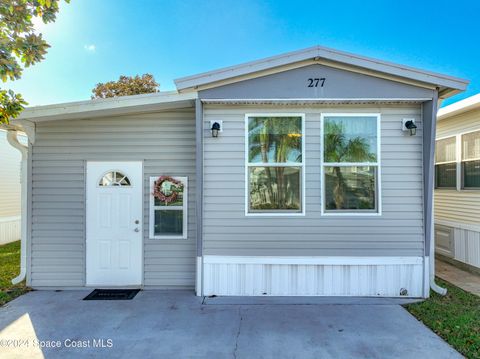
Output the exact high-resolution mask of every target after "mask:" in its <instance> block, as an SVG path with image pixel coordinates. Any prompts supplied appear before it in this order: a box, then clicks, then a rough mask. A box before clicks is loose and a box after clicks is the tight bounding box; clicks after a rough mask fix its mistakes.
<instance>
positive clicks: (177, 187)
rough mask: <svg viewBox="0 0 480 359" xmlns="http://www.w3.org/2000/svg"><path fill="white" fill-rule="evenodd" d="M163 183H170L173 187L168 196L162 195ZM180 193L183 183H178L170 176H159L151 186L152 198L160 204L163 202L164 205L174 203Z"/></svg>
mask: <svg viewBox="0 0 480 359" xmlns="http://www.w3.org/2000/svg"><path fill="white" fill-rule="evenodd" d="M164 182H170V183H172V184H173V185H174V188H173V189H172V192H171V193H170V194H169V195H167V194H165V193H163V191H162V184H163V183H164ZM182 191H183V183H182V182H180V181H177V180H176V179H174V178H172V177H170V176H160V177H158V180H156V181H155V182H154V184H153V196H154V197H155V198H156V199H158V200H160V201H162V202H165V204H169V203H172V202H175V200H176V199H177V197H178V193H179V192H182Z"/></svg>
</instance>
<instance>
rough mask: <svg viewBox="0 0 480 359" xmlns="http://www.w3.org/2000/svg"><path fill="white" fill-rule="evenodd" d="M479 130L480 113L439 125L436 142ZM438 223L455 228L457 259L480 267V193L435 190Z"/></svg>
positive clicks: (472, 113) (454, 238)
mask: <svg viewBox="0 0 480 359" xmlns="http://www.w3.org/2000/svg"><path fill="white" fill-rule="evenodd" d="M476 130H480V110H473V111H469V112H466V113H463V114H460V115H457V116H452V117H450V118H448V119H444V120H440V121H438V122H437V138H440V137H447V136H454V135H457V134H461V133H463V132H470V131H476ZM435 221H436V223H437V224H441V225H444V226H447V227H451V228H453V241H454V258H455V259H456V260H459V261H461V262H464V263H467V264H469V265H472V266H476V267H480V230H478V229H477V228H480V189H479V190H460V191H457V190H454V189H436V190H435ZM470 227H472V228H470ZM437 241H438V238H437ZM437 251H438V249H437ZM440 253H441V250H440Z"/></svg>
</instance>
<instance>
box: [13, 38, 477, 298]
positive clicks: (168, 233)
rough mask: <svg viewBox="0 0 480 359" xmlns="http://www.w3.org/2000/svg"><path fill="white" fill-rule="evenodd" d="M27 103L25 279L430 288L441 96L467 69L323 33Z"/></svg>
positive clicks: (291, 288) (408, 293) (235, 287)
mask: <svg viewBox="0 0 480 359" xmlns="http://www.w3.org/2000/svg"><path fill="white" fill-rule="evenodd" d="M175 84H176V88H177V91H174V92H167V93H158V94H149V95H140V96H129V97H121V98H114V99H106V100H93V101H92V100H89V101H84V102H75V103H64V104H59V105H51V106H40V107H34V108H30V109H27V110H26V111H24V112H23V114H22V116H21V117H20V118H19V119H18V120H15V121H12V124H11V126H10V131H13V132H15V131H16V130H23V131H26V132H27V134H29V140H30V143H29V148H28V159H27V162H28V165H27V168H28V169H27V173H28V175H27V181H26V183H25V186H26V188H27V189H28V198H27V199H28V203H27V206H26V218H27V226H26V237H25V238H24V243H25V251H26V258H25V263H24V265H23V266H22V268H23V269H24V272H25V274H26V278H27V283H28V285H30V286H32V287H34V288H37V289H45V288H64V289H70V288H83V287H97V288H98V287H102V288H104V287H130V286H133V287H141V288H144V289H149V288H194V287H195V290H196V293H197V295H252V296H254V295H255V296H256V295H258V296H261V295H285V296H287V295H292V296H293V295H328V296H330V295H332V296H333V295H344V296H389V297H390V296H391V297H396V296H405V297H427V296H428V295H429V294H428V293H429V287H430V285H431V286H432V287H433V288H434V289H436V290H438V291H441V289H440V288H438V287H437V286H436V285H435V283H434V282H433V279H432V278H433V270H432V269H433V268H432V267H431V266H433V261H432V260H430V258H432V255H431V253H432V251H433V249H432V248H433V247H432V246H433V241H432V238H433V231H432V228H433V218H432V213H433V212H432V203H433V198H432V197H433V178H434V176H433V169H434V145H435V125H436V113H437V106H438V103H439V102H440V101H441V100H442V99H444V98H448V97H449V96H452V95H454V94H456V93H458V92H461V91H463V90H465V88H466V86H467V84H468V82H467V81H466V80H461V79H456V78H453V77H449V76H445V75H440V74H435V73H431V72H427V71H423V70H418V69H414V68H410V67H406V66H403V65H398V64H393V63H389V62H384V61H380V60H377V59H370V58H366V57H363V56H359V55H354V54H350V53H345V52H341V51H336V50H332V49H327V48H323V47H319V46H315V47H312V48H308V49H304V50H300V51H295V52H291V53H286V54H283V55H279V56H274V57H270V58H266V59H262V60H258V61H253V62H249V63H245V64H241V65H237V66H233V67H228V68H223V69H220V70H215V71H211V72H207V73H202V74H198V75H194V76H189V77H184V78H180V79H177V80H175Z"/></svg>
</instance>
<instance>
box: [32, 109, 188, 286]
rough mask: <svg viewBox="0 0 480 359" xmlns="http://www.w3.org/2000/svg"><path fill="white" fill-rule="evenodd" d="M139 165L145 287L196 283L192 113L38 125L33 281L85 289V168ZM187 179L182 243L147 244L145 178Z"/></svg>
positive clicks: (34, 149)
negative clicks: (104, 164) (121, 163)
mask: <svg viewBox="0 0 480 359" xmlns="http://www.w3.org/2000/svg"><path fill="white" fill-rule="evenodd" d="M88 160H101V161H123V160H125V161H128V160H143V161H144V184H145V188H144V193H145V197H144V226H143V228H144V242H145V245H144V265H145V268H144V269H145V270H144V276H145V285H146V286H159V287H164V288H168V287H173V288H183V287H189V288H191V287H193V286H194V284H195V256H196V253H195V248H196V246H195V240H196V238H195V237H196V236H195V190H196V188H195V184H196V183H195V115H194V111H193V109H185V110H178V111H175V112H173V111H170V112H162V113H151V114H142V115H129V116H122V117H115V118H98V119H92V120H74V121H55V122H51V123H44V124H40V125H38V126H37V137H36V142H35V145H34V147H33V162H32V166H33V169H32V172H33V173H32V182H33V183H32V185H33V191H32V194H33V199H32V200H33V203H32V221H33V223H32V247H31V251H32V252H31V256H32V261H31V262H32V263H31V282H32V286H34V287H42V286H83V285H85V163H86V161H88ZM162 174H163V175H174V176H187V177H188V179H189V219H188V221H189V223H188V226H189V227H188V239H186V240H158V239H157V240H150V239H149V238H148V228H149V227H148V225H149V223H148V221H149V212H148V211H149V195H150V192H151V190H150V184H149V178H150V176H157V175H162Z"/></svg>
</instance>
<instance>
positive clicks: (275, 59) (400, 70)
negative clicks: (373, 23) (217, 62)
mask: <svg viewBox="0 0 480 359" xmlns="http://www.w3.org/2000/svg"><path fill="white" fill-rule="evenodd" d="M317 57H318V58H319V59H327V60H330V61H334V62H339V63H344V64H348V65H351V66H355V67H360V68H366V69H369V70H374V71H377V72H380V73H386V74H391V75H395V76H398V77H403V78H407V79H412V80H415V81H420V82H424V83H429V84H433V85H436V86H441V87H444V88H452V89H455V90H460V91H463V90H465V89H466V87H467V85H468V84H469V81H468V80H466V79H461V78H456V77H453V76H449V75H445V74H440V73H435V72H431V71H425V70H422V69H418V68H414V67H410V66H404V65H400V64H396V63H393V62H387V61H383V60H379V59H374V58H369V57H365V56H361V55H357V54H353V53H348V52H343V51H338V50H335V49H331V48H327V47H322V46H313V47H309V48H306V49H302V50H297V51H292V52H287V53H284V54H280V55H276V56H271V57H267V58H264V59H260V60H255V61H250V62H245V63H242V64H239V65H235V66H229V67H224V68H221V69H218V70H213V71H208V72H203V73H200V74H196V75H192V76H187V77H182V78H178V79H175V80H174V81H175V85H176V86H177V90H179V91H181V90H185V89H188V88H195V87H198V86H202V85H206V84H210V83H214V82H218V81H222V80H225V79H229V78H234V77H238V76H242V75H248V74H253V73H256V72H260V71H264V70H268V69H272V68H275V67H280V66H283V65H288V64H292V63H295V62H300V61H305V60H308V59H315V58H317Z"/></svg>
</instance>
